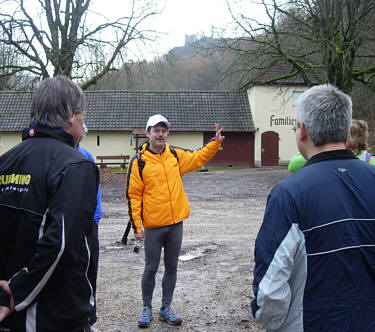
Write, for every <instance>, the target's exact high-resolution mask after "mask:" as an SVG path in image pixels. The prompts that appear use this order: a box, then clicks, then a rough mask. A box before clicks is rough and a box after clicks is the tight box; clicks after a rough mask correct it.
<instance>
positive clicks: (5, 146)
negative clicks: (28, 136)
mask: <svg viewBox="0 0 375 332" xmlns="http://www.w3.org/2000/svg"><path fill="white" fill-rule="evenodd" d="M21 142H22V133H21V132H2V133H0V154H3V153H5V152H7V151H8V150H10V149H11V148H12V147H14V146H16V145H17V144H19V143H21Z"/></svg>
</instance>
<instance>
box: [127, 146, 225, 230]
mask: <svg viewBox="0 0 375 332" xmlns="http://www.w3.org/2000/svg"><path fill="white" fill-rule="evenodd" d="M220 145H221V143H220V142H219V141H217V140H214V141H212V142H210V143H208V144H207V145H206V146H205V147H203V148H201V149H199V150H196V151H190V150H184V149H181V148H178V147H175V148H174V150H175V151H176V153H177V155H178V159H177V158H176V157H175V156H174V155H173V154H172V152H171V150H170V147H169V144H166V146H165V149H164V151H163V152H162V153H161V154H155V153H153V152H151V151H150V150H149V149H148V143H145V144H144V145H143V146H142V149H141V152H140V153H141V158H142V161H143V162H144V167H143V170H142V179H141V176H140V172H139V168H138V162H137V157H136V156H135V157H134V158H133V159H132V160H131V161H130V163H129V168H128V173H127V182H126V201H127V203H128V214H129V220H130V222H131V225H132V227H133V230H134V232H135V233H137V232H141V231H142V227H141V225H142V224H143V227H144V228H155V227H161V226H167V225H171V224H175V223H178V222H180V221H182V220H184V219H186V218H187V217H189V215H190V206H189V202H188V199H187V197H186V194H185V191H184V187H183V184H182V176H183V175H184V174H186V173H187V172H190V171H192V170H194V169H197V168H199V167H202V166H203V165H205V164H206V163H207V162H208V161H209V160H210V159H211V158H213V157H214V156H215V154H216V152H217V150H218V149H219V147H220Z"/></svg>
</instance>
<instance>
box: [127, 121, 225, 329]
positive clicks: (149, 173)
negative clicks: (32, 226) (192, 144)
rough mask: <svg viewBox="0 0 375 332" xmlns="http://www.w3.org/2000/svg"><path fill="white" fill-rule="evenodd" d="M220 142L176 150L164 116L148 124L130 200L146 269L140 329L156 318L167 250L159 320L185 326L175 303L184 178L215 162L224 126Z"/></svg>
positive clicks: (185, 209) (134, 163)
mask: <svg viewBox="0 0 375 332" xmlns="http://www.w3.org/2000/svg"><path fill="white" fill-rule="evenodd" d="M215 126H216V135H215V139H214V140H212V141H211V142H210V143H208V144H207V145H206V146H205V147H203V148H202V149H199V150H196V151H190V150H184V149H181V148H177V147H176V148H175V147H172V146H170V145H169V144H167V143H166V140H167V137H168V133H169V127H170V124H169V122H168V120H167V119H166V118H165V117H164V116H162V115H159V114H158V115H153V116H151V117H150V118H149V119H148V121H147V125H146V135H147V137H148V142H146V143H145V144H144V145H143V146H142V148H141V152H140V154H139V155H138V157H137V156H135V157H134V158H133V159H132V160H131V161H130V164H129V168H128V174H127V184H126V200H127V203H128V213H129V220H130V222H131V225H132V228H133V231H134V236H135V238H136V240H138V241H144V247H145V269H144V272H143V275H142V300H143V310H142V312H141V316H140V318H139V320H138V326H139V327H148V326H149V325H150V322H151V320H152V295H153V291H154V287H155V275H156V272H157V270H158V267H159V262H160V256H161V249H162V247H164V265H165V271H164V276H163V282H162V307H161V309H160V312H159V320H161V321H165V322H167V323H168V324H170V325H180V324H181V322H182V320H181V318H179V317H178V316H177V315H175V314H174V312H173V310H172V308H171V303H172V299H173V292H174V288H175V285H176V280H177V265H178V256H179V253H180V249H181V243H182V235H183V220H184V219H186V218H187V217H189V215H190V206H189V202H188V199H187V197H186V194H185V191H184V187H183V184H182V176H183V175H184V174H186V173H187V172H190V171H192V170H194V169H197V168H199V167H202V166H203V165H205V164H206V163H207V162H208V161H209V160H211V159H212V158H213V157H214V155H215V154H216V152H217V150H218V149H219V147H220V145H221V143H222V142H223V140H224V136H222V135H221V133H222V130H223V129H222V128H221V129H219V125H218V124H216V125H215Z"/></svg>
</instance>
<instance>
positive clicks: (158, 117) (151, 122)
mask: <svg viewBox="0 0 375 332" xmlns="http://www.w3.org/2000/svg"><path fill="white" fill-rule="evenodd" d="M160 122H163V123H165V124H166V125H167V127H168V128H169V126H170V125H169V122H168V120H167V118H165V117H164V116H162V115H160V114H156V115H153V116H150V117H149V118H148V121H147V124H146V130H147V129H148V128H149V127H153V126H155V125H157V124H158V123H160Z"/></svg>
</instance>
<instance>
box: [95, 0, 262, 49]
mask: <svg viewBox="0 0 375 332" xmlns="http://www.w3.org/2000/svg"><path fill="white" fill-rule="evenodd" d="M130 2H131V1H128V0H126V1H125V0H93V1H92V6H91V7H90V8H92V9H95V10H98V11H99V12H101V13H103V14H105V15H114V17H118V16H119V15H121V13H124V12H125V9H124V6H125V4H126V3H128V4H129V3H130ZM157 2H158V4H160V6H162V4H165V6H164V9H163V12H162V14H160V15H157V16H154V17H152V18H150V19H149V20H148V22H149V23H150V24H152V26H151V28H152V29H153V30H156V31H159V32H163V33H165V35H163V36H162V37H161V38H160V40H159V42H158V51H159V52H160V54H163V53H166V52H168V51H169V50H170V49H172V48H173V47H176V46H183V45H184V42H185V34H188V35H192V34H204V35H205V36H211V30H212V27H213V26H214V27H216V28H217V29H225V28H226V27H227V25H228V24H229V23H230V22H232V21H233V20H232V18H231V16H230V13H229V11H228V8H227V4H226V1H225V0H157ZM244 3H249V0H247V1H245V2H244ZM232 4H233V5H234V1H233V2H232ZM244 11H246V14H247V15H250V16H252V17H258V18H259V17H261V16H262V15H264V14H263V7H262V6H261V5H258V6H256V5H251V7H248V9H247V10H244ZM151 22H152V23H151Z"/></svg>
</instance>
